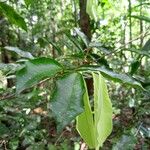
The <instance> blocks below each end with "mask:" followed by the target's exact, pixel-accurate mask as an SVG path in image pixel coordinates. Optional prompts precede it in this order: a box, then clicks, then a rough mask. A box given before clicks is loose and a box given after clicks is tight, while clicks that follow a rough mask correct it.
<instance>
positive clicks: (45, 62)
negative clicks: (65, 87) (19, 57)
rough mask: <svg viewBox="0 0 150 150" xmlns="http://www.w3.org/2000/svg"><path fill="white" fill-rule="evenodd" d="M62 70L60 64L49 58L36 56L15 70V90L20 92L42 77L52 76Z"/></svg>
mask: <svg viewBox="0 0 150 150" xmlns="http://www.w3.org/2000/svg"><path fill="white" fill-rule="evenodd" d="M60 71H62V66H61V65H60V64H59V63H58V62H57V61H55V60H53V59H50V58H37V59H32V60H29V61H27V62H26V63H25V67H24V68H23V69H21V70H19V71H18V72H17V83H16V91H17V93H20V92H21V91H23V90H24V89H26V88H29V87H31V86H33V85H35V84H37V83H38V82H39V81H41V80H42V79H44V78H48V77H53V76H55V75H56V74H57V73H58V72H60Z"/></svg>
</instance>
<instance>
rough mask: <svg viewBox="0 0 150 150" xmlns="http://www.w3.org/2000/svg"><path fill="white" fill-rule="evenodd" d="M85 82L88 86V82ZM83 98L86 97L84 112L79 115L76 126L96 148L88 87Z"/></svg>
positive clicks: (85, 139)
mask: <svg viewBox="0 0 150 150" xmlns="http://www.w3.org/2000/svg"><path fill="white" fill-rule="evenodd" d="M84 84H85V87H86V83H84ZM83 99H84V112H83V113H82V114H80V115H79V116H78V117H77V124H76V128H77V131H78V132H79V134H80V135H81V137H82V138H83V139H84V141H85V142H86V143H87V144H88V146H89V147H90V148H94V147H95V145H96V138H95V126H94V120H93V112H92V110H91V106H90V101H89V96H88V91H87V87H86V92H85V94H84V97H83Z"/></svg>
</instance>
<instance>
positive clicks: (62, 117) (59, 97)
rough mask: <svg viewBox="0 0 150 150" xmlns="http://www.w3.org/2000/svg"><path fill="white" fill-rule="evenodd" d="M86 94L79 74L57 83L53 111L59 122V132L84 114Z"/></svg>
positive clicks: (52, 102)
mask: <svg viewBox="0 0 150 150" xmlns="http://www.w3.org/2000/svg"><path fill="white" fill-rule="evenodd" d="M84 92H85V90H84V82H83V78H82V75H81V74H79V73H72V74H68V75H65V76H64V77H62V78H61V79H59V80H57V81H56V89H55V91H54V94H53V96H52V99H51V109H52V112H53V115H54V116H55V118H56V121H57V131H58V132H60V131H61V130H62V129H63V128H64V127H65V126H66V125H68V124H69V123H70V122H71V121H72V120H73V119H75V117H76V116H77V115H79V114H80V113H82V112H83V110H84V109H83V94H84Z"/></svg>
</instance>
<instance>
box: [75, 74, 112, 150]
mask: <svg viewBox="0 0 150 150" xmlns="http://www.w3.org/2000/svg"><path fill="white" fill-rule="evenodd" d="M92 75H93V81H94V111H93V112H92V111H91V106H90V103H89V98H88V93H87V90H86V93H85V95H84V109H85V111H84V112H83V113H82V114H81V115H79V116H78V117H77V126H76V128H77V130H78V132H79V133H80V135H81V137H82V138H83V140H84V141H85V142H86V143H87V145H88V146H89V147H90V148H95V149H96V150H97V149H99V147H100V146H102V144H103V142H104V141H105V140H106V138H107V137H108V135H109V134H110V133H111V131H112V105H111V101H110V99H109V96H108V91H107V86H106V83H105V81H104V78H103V77H102V76H101V74H100V73H99V72H97V73H94V72H93V73H92Z"/></svg>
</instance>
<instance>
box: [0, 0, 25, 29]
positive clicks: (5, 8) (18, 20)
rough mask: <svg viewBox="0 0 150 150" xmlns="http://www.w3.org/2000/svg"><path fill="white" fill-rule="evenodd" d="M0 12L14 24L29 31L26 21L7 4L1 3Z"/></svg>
mask: <svg viewBox="0 0 150 150" xmlns="http://www.w3.org/2000/svg"><path fill="white" fill-rule="evenodd" d="M0 12H2V13H3V14H4V15H5V16H6V17H7V18H8V20H9V21H10V22H11V23H12V24H15V25H17V26H18V27H20V28H22V29H24V30H25V31H27V26H26V23H25V21H24V19H23V18H22V17H21V16H20V15H19V14H18V13H17V12H16V11H15V10H14V9H13V8H12V7H11V6H9V5H7V4H5V3H4V2H0Z"/></svg>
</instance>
